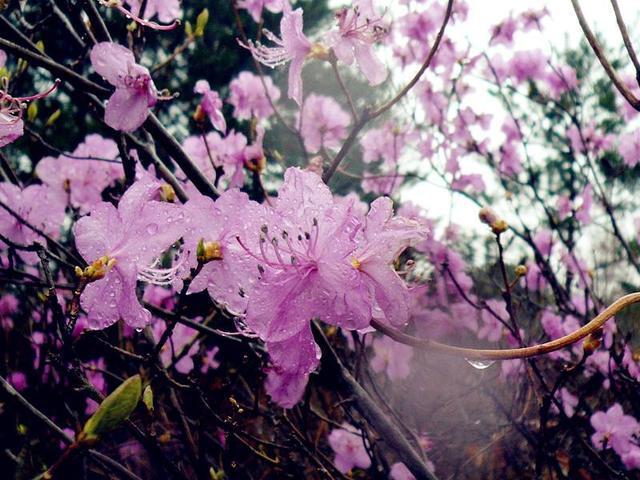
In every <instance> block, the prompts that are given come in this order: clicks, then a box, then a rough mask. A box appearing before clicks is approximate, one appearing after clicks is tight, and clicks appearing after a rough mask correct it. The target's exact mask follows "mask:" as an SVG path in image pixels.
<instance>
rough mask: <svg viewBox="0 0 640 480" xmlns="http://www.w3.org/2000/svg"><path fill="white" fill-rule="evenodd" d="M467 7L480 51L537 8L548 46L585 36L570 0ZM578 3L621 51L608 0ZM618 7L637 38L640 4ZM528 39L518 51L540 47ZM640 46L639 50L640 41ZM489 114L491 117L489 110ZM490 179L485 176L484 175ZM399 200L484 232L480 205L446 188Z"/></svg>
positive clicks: (408, 193)
mask: <svg viewBox="0 0 640 480" xmlns="http://www.w3.org/2000/svg"><path fill="white" fill-rule="evenodd" d="M380 4H383V2H381V3H380ZM467 4H468V5H469V16H468V18H467V20H466V21H465V22H464V33H463V35H464V37H466V38H467V39H468V40H469V41H470V42H471V45H473V46H474V48H475V49H476V51H478V52H479V51H482V50H483V49H484V48H486V46H487V45H488V42H489V39H490V28H491V27H492V26H493V25H496V24H497V23H499V22H500V21H501V20H503V19H504V18H506V17H508V15H509V12H511V11H514V13H519V12H522V11H525V10H529V9H536V10H539V9H541V8H543V7H546V8H547V9H548V10H549V12H550V15H549V17H547V18H546V20H545V22H544V24H543V25H544V27H545V28H544V32H545V37H546V39H547V41H548V42H549V44H551V45H552V46H553V47H554V48H555V49H557V50H563V49H564V47H566V46H575V45H577V44H578V43H579V42H580V40H581V39H582V37H583V35H582V31H581V30H580V26H579V24H578V21H577V19H576V16H575V13H574V11H573V7H572V5H571V2H570V0H553V1H551V0H549V1H542V0H518V1H509V0H468V1H467ZM580 4H581V6H582V10H583V12H584V14H585V16H586V17H587V20H588V21H589V24H590V25H591V29H592V30H593V31H594V32H596V34H598V36H601V38H602V40H603V42H604V43H606V44H607V45H608V46H610V47H612V48H614V49H615V48H622V46H623V44H622V40H621V38H620V34H619V31H618V28H617V25H616V22H615V16H614V13H613V9H612V7H611V3H610V2H609V0H581V2H580ZM619 5H620V9H621V10H622V12H623V14H624V16H625V19H626V20H627V26H628V29H629V30H630V34H631V36H632V37H633V36H635V35H634V32H636V31H638V28H637V27H638V26H640V23H639V22H638V18H640V16H639V13H640V1H638V0H619ZM460 27H461V25H458V26H457V27H456V30H455V31H450V32H449V33H451V35H453V36H454V37H453V38H457V37H458V35H459V34H460V31H461V28H460ZM538 35H539V34H538ZM521 38H522V37H521ZM524 38H525V40H524V41H523V40H522V39H519V37H518V36H516V42H515V48H516V49H518V50H530V49H535V48H536V47H538V45H537V44H536V42H539V36H538V37H537V38H534V39H532V41H531V42H527V41H526V38H527V37H524ZM539 46H540V48H542V49H543V50H545V49H546V47H547V45H539ZM638 48H639V49H640V43H639V44H638ZM483 100H484V99H483ZM480 113H482V112H480ZM488 113H491V109H489V112H488ZM497 132H499V129H498V130H497ZM497 135H498V137H499V138H501V137H500V136H501V133H497ZM463 165H464V163H463ZM486 181H487V177H486V176H485V182H486ZM400 196H401V199H402V201H407V200H410V201H412V202H414V203H417V204H419V205H421V206H422V207H424V208H425V209H426V210H427V211H428V213H429V215H430V216H435V217H439V218H445V219H446V218H451V219H452V220H453V222H454V223H457V224H461V225H464V226H465V229H467V228H475V229H477V230H478V231H480V232H481V231H483V229H482V226H481V225H480V223H479V222H478V219H477V211H478V207H477V206H476V205H475V204H473V203H472V202H471V201H469V200H467V199H465V198H463V197H461V196H460V195H455V196H453V197H452V195H451V193H450V192H448V191H447V190H446V189H444V188H438V187H436V186H434V185H433V184H427V183H421V184H417V185H415V186H413V187H411V188H409V189H406V190H405V191H403V192H402V193H401V195H400ZM504 213H506V212H504ZM485 233H486V232H485Z"/></svg>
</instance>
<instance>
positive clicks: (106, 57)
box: [90, 42, 136, 87]
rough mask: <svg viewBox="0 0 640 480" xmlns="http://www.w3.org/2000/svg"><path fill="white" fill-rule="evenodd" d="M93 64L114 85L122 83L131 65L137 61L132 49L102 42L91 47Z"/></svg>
mask: <svg viewBox="0 0 640 480" xmlns="http://www.w3.org/2000/svg"><path fill="white" fill-rule="evenodd" d="M90 58H91V64H92V65H93V68H94V69H95V71H96V72H98V74H99V75H101V76H103V77H104V78H105V79H106V80H107V82H109V83H110V84H111V85H113V86H116V87H117V86H119V85H121V84H122V79H123V78H124V77H125V76H126V75H127V74H128V73H129V67H130V66H131V65H133V64H135V63H136V60H135V57H134V56H133V53H132V52H131V50H129V49H127V48H125V47H123V46H122V45H118V44H117V43H112V42H101V43H98V44H97V45H95V46H94V47H93V48H92V49H91V54H90Z"/></svg>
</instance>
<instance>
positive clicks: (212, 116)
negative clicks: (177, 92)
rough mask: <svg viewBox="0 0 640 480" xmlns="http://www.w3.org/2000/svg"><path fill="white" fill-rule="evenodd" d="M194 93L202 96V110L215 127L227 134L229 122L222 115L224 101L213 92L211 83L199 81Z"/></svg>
mask: <svg viewBox="0 0 640 480" xmlns="http://www.w3.org/2000/svg"><path fill="white" fill-rule="evenodd" d="M193 91H194V92H195V93H199V94H200V95H202V100H201V101H200V108H201V109H202V111H203V112H204V113H205V114H206V115H207V116H208V117H209V120H210V121H211V124H212V125H213V127H214V128H216V129H217V130H220V131H221V132H222V133H225V132H226V131H227V122H226V120H225V119H224V115H223V114H222V100H221V99H220V95H218V92H216V91H215V90H211V87H210V86H209V82H207V81H206V80H198V81H197V82H196V85H195V87H194V88H193Z"/></svg>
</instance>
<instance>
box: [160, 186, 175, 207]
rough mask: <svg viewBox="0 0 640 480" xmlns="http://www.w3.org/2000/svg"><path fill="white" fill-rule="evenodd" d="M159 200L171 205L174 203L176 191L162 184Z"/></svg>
mask: <svg viewBox="0 0 640 480" xmlns="http://www.w3.org/2000/svg"><path fill="white" fill-rule="evenodd" d="M160 198H162V200H164V201H165V202H169V203H173V202H175V201H176V191H175V190H174V189H173V187H172V186H171V185H169V184H168V183H163V184H162V187H161V190H160Z"/></svg>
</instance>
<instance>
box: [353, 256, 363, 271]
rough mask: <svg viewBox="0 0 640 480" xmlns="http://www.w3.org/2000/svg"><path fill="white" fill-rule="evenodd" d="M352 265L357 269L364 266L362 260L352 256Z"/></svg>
mask: <svg viewBox="0 0 640 480" xmlns="http://www.w3.org/2000/svg"><path fill="white" fill-rule="evenodd" d="M351 266H352V267H353V268H355V269H356V270H359V269H360V267H361V266H362V262H361V261H360V260H358V259H357V258H352V259H351Z"/></svg>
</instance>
